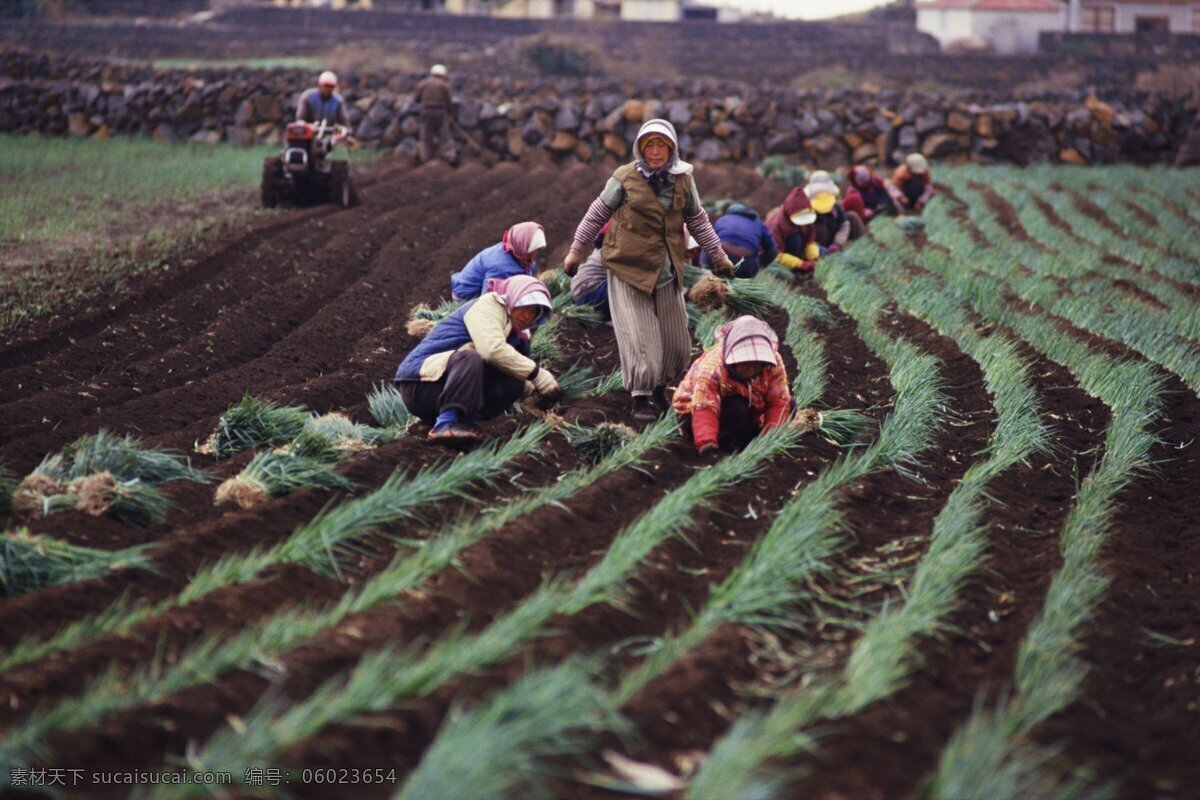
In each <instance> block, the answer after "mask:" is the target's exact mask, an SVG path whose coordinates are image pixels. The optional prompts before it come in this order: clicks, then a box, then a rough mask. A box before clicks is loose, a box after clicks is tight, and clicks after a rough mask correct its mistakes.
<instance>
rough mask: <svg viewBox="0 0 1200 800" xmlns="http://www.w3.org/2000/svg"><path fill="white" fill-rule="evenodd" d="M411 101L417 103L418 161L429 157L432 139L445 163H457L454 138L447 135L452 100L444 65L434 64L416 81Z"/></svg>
mask: <svg viewBox="0 0 1200 800" xmlns="http://www.w3.org/2000/svg"><path fill="white" fill-rule="evenodd" d="M413 100H414V101H416V102H417V103H419V104H420V105H421V151H420V158H421V163H425V162H426V161H429V160H430V159H431V158H433V147H434V143H435V142H436V143H437V144H438V145H439V154H440V155H441V157H442V158H443V159H444V160H445V161H446V162H447V163H448V164H451V165H453V164H455V163H457V161H458V149H457V148H456V147H455V145H454V139H452V138H450V115H451V114H452V113H454V103H453V99H452V98H451V95H450V81H449V80H447V78H446V68H445V67H444V66H442V65H441V64H434V65H433V66H432V67H431V68H430V69H429V77H427V78H425V80H423V81H421V82H420V83H418V84H417V90H416V92H414V93H413Z"/></svg>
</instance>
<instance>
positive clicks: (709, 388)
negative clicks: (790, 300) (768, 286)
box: [673, 316, 793, 455]
mask: <svg viewBox="0 0 1200 800" xmlns="http://www.w3.org/2000/svg"><path fill="white" fill-rule="evenodd" d="M673 405H674V408H675V413H676V414H679V416H680V418H681V421H682V423H683V426H684V430H685V431H689V430H690V431H691V436H692V441H693V442H694V443H695V445H696V449H697V450H698V451H699V452H700V454H701V455H707V454H709V453H716V452H718V450H733V449H740V448H743V447H745V446H746V445H748V444H749V443H750V441H751V440H752V439H753V438H754V437H755V436H757V435H758V434H760V433H762V432H763V431H768V430H770V429H771V428H775V427H777V426H779V425H782V424H783V423H784V422H786V421H787V418H788V415H789V414H790V413H791V412H792V407H793V401H792V392H791V390H790V389H789V388H788V380H787V370H786V368H785V367H784V366H783V358H782V357H781V356H780V355H779V337H777V336H776V335H775V331H773V330H771V326H770V325H768V324H767V323H765V322H763V321H762V320H760V319H757V318H755V317H751V316H743V317H738V318H737V319H735V320H734V321H733V322H729V323H726V324H725V325H723V326H722V327H721V328H720V329H719V330H718V331H717V343H716V344H715V345H713V346H712V347H710V348H709V349H708V350H706V351H705V352H704V353H703V354H702V355H701V356H700V357H699V358H697V359H696V360H695V361H694V362H693V363H692V366H691V368H689V369H688V372H687V375H685V376H684V378H683V381H682V382H681V383H680V384H679V388H678V389H676V390H675V397H674V401H673Z"/></svg>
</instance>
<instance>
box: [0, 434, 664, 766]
mask: <svg viewBox="0 0 1200 800" xmlns="http://www.w3.org/2000/svg"><path fill="white" fill-rule="evenodd" d="M675 435H676V426H675V424H674V422H673V421H672V420H670V419H664V420H661V421H660V422H658V423H655V424H654V425H652V426H650V427H649V428H647V429H646V430H645V431H644V432H643V433H642V434H641V435H639V436H638V437H636V438H635V439H634V440H632V441H631V442H630V443H629V444H628V445H627V446H626V447H624V448H622V449H621V450H619V451H617V452H615V453H613V454H612V455H610V456H609V457H608V458H606V459H604V460H603V461H602V462H600V463H599V464H597V465H596V466H594V467H591V468H585V469H579V470H575V471H572V472H569V473H567V474H565V475H563V476H562V477H561V478H560V479H559V480H558V481H557V482H556V483H553V484H550V485H548V486H545V487H540V488H537V489H533V490H530V491H529V492H526V493H525V494H523V495H522V496H520V497H518V498H515V499H514V500H513V501H512V502H509V503H507V504H505V505H503V506H500V507H499V508H496V509H493V510H491V511H490V513H484V514H480V515H470V516H464V517H463V518H462V519H460V520H458V521H455V522H451V523H447V524H446V525H444V526H443V527H442V528H441V529H440V530H438V531H437V532H435V533H433V534H431V535H430V536H429V538H427V539H423V540H415V541H410V542H409V546H407V547H405V548H403V549H402V550H401V552H399V553H397V555H396V556H395V558H394V559H393V560H392V563H391V564H390V565H389V566H388V567H387V568H386V569H385V570H384V571H383V572H381V573H379V574H378V575H375V576H374V577H372V578H371V579H369V580H367V581H366V582H365V583H363V584H362V586H361V587H358V588H356V589H353V590H351V591H349V592H347V593H346V595H344V596H343V597H342V599H341V600H340V601H338V602H337V603H336V604H334V605H331V606H328V607H326V608H323V609H311V608H305V607H300V608H294V609H289V610H287V611H284V612H281V613H278V614H276V615H274V616H272V617H271V618H269V619H268V620H266V621H264V622H261V623H258V624H256V625H253V626H250V627H248V628H247V629H246V630H244V631H242V632H240V633H238V634H236V635H235V636H232V637H230V636H228V635H224V634H218V635H214V636H210V637H207V638H205V639H204V640H202V641H200V642H197V643H196V644H194V645H192V646H190V647H189V648H187V650H185V651H184V652H183V653H181V654H180V655H179V656H178V657H176V658H175V659H173V661H172V662H171V664H170V665H163V664H153V665H151V666H149V667H147V668H145V669H143V670H140V671H138V672H136V673H135V674H134V675H133V676H131V677H126V676H120V675H117V674H115V673H114V674H107V675H104V676H101V677H100V678H99V679H97V680H96V681H94V682H93V683H92V684H91V685H90V686H89V687H88V688H87V689H86V690H85V691H84V692H82V693H80V694H79V695H77V696H75V697H72V698H70V699H68V700H65V701H63V702H61V703H59V704H57V705H56V706H54V707H51V708H46V709H39V710H38V711H37V712H35V713H34V714H33V715H31V716H30V717H29V718H28V719H27V720H25V721H23V722H22V723H20V724H19V725H18V726H14V728H12V729H10V730H9V732H8V734H7V735H6V736H5V737H4V739H3V740H0V759H3V760H5V761H6V762H10V763H24V762H27V761H29V760H32V759H33V758H36V757H39V756H40V755H41V754H42V751H41V746H40V743H41V742H42V741H43V740H44V739H45V737H47V736H49V735H51V734H52V733H55V732H58V731H62V730H68V729H79V728H84V727H88V726H90V725H95V724H96V723H98V722H99V721H101V720H102V719H104V718H105V717H107V716H110V715H112V714H115V713H118V712H120V711H123V710H127V709H129V708H135V707H137V706H139V705H145V704H147V703H153V702H157V701H158V700H161V699H163V698H165V697H167V696H169V695H170V694H172V693H174V692H177V691H181V690H183V689H185V688H188V687H190V686H194V685H197V684H199V683H204V682H211V681H214V680H216V679H218V678H219V677H221V676H222V675H225V674H228V673H229V672H231V671H233V670H236V669H250V668H252V667H253V666H254V665H255V664H256V663H259V662H264V661H272V660H274V659H277V658H279V657H280V656H282V655H283V654H285V653H286V652H288V651H289V650H291V649H294V648H295V647H298V646H300V645H301V644H303V643H304V642H305V641H307V640H309V639H311V638H312V637H313V636H315V635H317V634H319V633H321V632H323V631H327V630H328V629H329V628H331V627H333V626H335V625H337V624H338V623H339V622H341V621H342V620H343V619H345V618H346V617H347V616H349V615H351V614H357V613H362V612H364V611H369V610H371V609H373V608H377V607H379V606H381V605H384V604H386V603H389V602H394V601H396V600H397V599H398V598H400V597H401V596H402V594H403V593H404V592H406V591H409V590H411V589H414V588H416V587H418V586H420V584H421V583H422V582H424V581H425V580H426V579H428V578H430V577H432V576H433V575H435V574H436V573H438V572H440V571H442V570H444V569H446V568H447V567H449V566H452V565H453V564H454V561H455V559H456V557H457V556H458V554H459V553H460V552H461V551H462V550H463V549H464V548H466V547H469V546H470V545H473V544H475V543H477V542H479V541H482V540H483V539H484V538H486V537H487V536H488V535H490V534H492V533H494V532H495V531H497V530H500V529H501V528H503V527H505V526H506V525H509V524H511V523H512V522H514V521H516V520H517V519H520V518H521V517H523V516H526V515H528V514H531V513H533V512H534V511H536V510H538V509H540V508H543V507H545V506H549V505H557V504H561V503H564V502H566V501H568V500H569V499H570V497H571V496H572V495H573V494H575V493H576V492H578V491H579V490H580V489H582V488H584V487H586V486H589V485H591V484H592V483H594V482H595V481H596V480H599V479H600V478H601V477H603V476H605V475H608V474H610V473H613V472H616V471H618V470H621V469H627V468H631V467H633V468H636V467H637V465H638V464H639V463H641V461H642V459H644V458H645V456H646V455H647V454H648V453H649V452H651V451H652V450H656V449H659V448H661V447H663V446H664V445H665V444H666V443H667V442H668V441H670V440H671V439H672V438H674V436H675ZM120 606H121V604H114V607H113V609H110V611H109V612H106V614H108V615H110V617H111V618H112V619H113V621H112V622H111V623H109V624H105V619H106V617H104V616H101V617H99V618H95V619H93V620H90V621H88V620H85V621H81V622H80V623H77V624H76V626H73V627H74V628H75V629H76V630H75V635H74V638H75V639H76V640H77V641H76V642H73V643H67V642H63V643H62V644H63V645H64V646H66V645H68V644H77V643H79V642H82V641H87V640H90V639H92V638H97V637H98V636H101V635H104V634H107V633H111V632H112V631H113V630H116V629H120V627H123V626H124V623H125V622H126V621H127V620H128V619H130V618H133V617H134V616H135V615H140V616H138V617H137V618H138V619H139V620H140V619H144V618H147V617H149V616H151V614H152V613H158V611H161V610H164V609H158V610H157V611H147V610H145V609H135V610H134V611H132V612H128V613H122V612H121V611H119V610H114V609H118V608H120ZM89 622H90V624H85V623H89ZM20 652H21V651H20V650H19V649H18V651H14V653H13V654H12V656H10V658H9V659H6V662H5V663H4V666H5V668H7V667H8V666H9V664H8V663H7V662H12V661H14V660H15V659H14V658H13V656H16V655H18V654H19V653H20ZM26 652H27V653H29V655H30V656H31V657H30V658H27V659H26V660H27V661H28V660H33V658H40V657H43V656H45V655H46V654H47V653H48V652H49V648H48V647H47V646H46V645H41V646H40V647H38V646H36V645H34V644H30V645H29V646H27V648H26ZM16 663H21V662H16ZM4 777H5V776H0V781H2V780H3V779H4ZM0 785H3V784H0Z"/></svg>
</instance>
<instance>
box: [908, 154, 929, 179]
mask: <svg viewBox="0 0 1200 800" xmlns="http://www.w3.org/2000/svg"><path fill="white" fill-rule="evenodd" d="M904 163H905V164H907V165H908V171H909V172H911V173H912V174H914V175H924V174H925V173H926V172H929V162H928V161H926V160H925V156H923V155H921V154H920V153H909V154H908V156H907V157H906V158H905V159H904Z"/></svg>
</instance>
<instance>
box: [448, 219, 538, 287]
mask: <svg viewBox="0 0 1200 800" xmlns="http://www.w3.org/2000/svg"><path fill="white" fill-rule="evenodd" d="M545 249H546V232H545V230H543V229H542V226H541V225H539V224H538V223H536V222H518V223H517V224H516V225H513V226H512V227H511V228H509V229H508V230H506V231H505V232H504V235H503V236H502V237H500V241H499V242H498V243H497V244H494V245H492V246H491V247H487V248H485V249H483V250H480V251H479V252H478V253H476V254H475V257H474V258H472V259H471V260H470V261H468V262H467V265H466V266H465V267H463V268H462V269H460V270H459V271H458V272H456V273H454V274H453V275H451V276H450V293H451V295H452V296H453V298H454V299H455V300H460V301H461V300H470V299H472V298H475V297H479V295H480V294H482V293H483V289H484V287H485V286H486V285H487V282H488V281H489V280H490V279H492V278H496V279H500V280H503V279H504V278H511V277H512V276H514V275H533V274H535V273H536V271H537V257H538V255H539V254H541V253H542V252H543V251H544V250H545Z"/></svg>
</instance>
